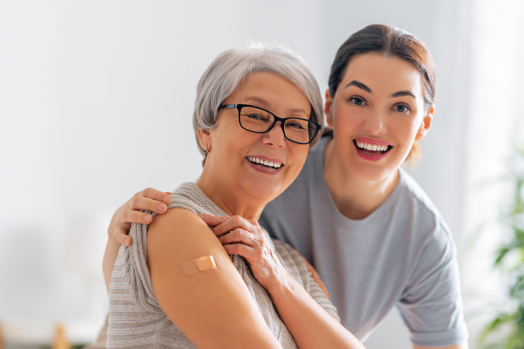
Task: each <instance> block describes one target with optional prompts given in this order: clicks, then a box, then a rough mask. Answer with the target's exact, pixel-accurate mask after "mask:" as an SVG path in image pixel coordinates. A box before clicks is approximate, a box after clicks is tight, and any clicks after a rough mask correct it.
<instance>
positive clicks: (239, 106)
mask: <svg viewBox="0 0 524 349" xmlns="http://www.w3.org/2000/svg"><path fill="white" fill-rule="evenodd" d="M244 107H250V108H256V109H260V110H263V111H265V112H268V113H269V114H271V115H273V117H274V118H275V120H274V121H273V123H272V124H271V126H269V128H268V129H267V130H266V131H264V132H257V131H252V130H248V129H247V128H245V127H244V126H242V122H241V121H240V111H241V110H242V108H244ZM220 109H238V123H239V125H240V127H242V128H243V129H244V130H246V131H249V132H253V133H266V132H269V131H271V129H273V127H274V126H275V124H276V123H277V121H280V127H281V128H282V134H283V135H284V137H285V138H286V139H287V140H288V141H290V142H293V143H297V144H309V143H311V142H312V141H313V139H314V138H315V136H316V135H317V133H318V131H320V129H321V128H322V126H320V125H319V124H317V123H316V122H314V121H311V120H308V119H303V118H279V117H278V116H276V115H275V114H273V113H272V112H270V111H269V110H266V109H264V108H260V107H257V106H254V105H249V104H222V105H220V106H219V107H218V110H220ZM289 119H297V120H304V121H307V122H310V123H312V124H313V125H315V133H313V135H312V136H311V137H310V140H309V142H307V143H302V142H297V141H294V140H292V139H289V138H287V136H286V131H285V130H284V123H285V121H286V120H289Z"/></svg>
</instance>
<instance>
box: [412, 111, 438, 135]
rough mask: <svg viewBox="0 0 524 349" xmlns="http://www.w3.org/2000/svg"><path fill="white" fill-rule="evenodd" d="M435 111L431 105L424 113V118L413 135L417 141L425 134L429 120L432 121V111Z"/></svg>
mask: <svg viewBox="0 0 524 349" xmlns="http://www.w3.org/2000/svg"><path fill="white" fill-rule="evenodd" d="M434 112H435V107H431V108H430V109H429V110H428V111H427V113H426V115H424V118H423V119H422V123H421V124H420V128H419V129H418V131H417V135H416V136H415V140H416V141H419V140H421V139H422V138H424V137H426V134H427V133H428V131H429V129H430V127H431V122H432V121H433V113H434Z"/></svg>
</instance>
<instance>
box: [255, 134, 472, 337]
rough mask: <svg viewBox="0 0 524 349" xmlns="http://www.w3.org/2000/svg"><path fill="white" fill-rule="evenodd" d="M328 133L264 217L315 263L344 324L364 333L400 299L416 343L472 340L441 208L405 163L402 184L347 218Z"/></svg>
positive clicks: (399, 305)
mask: <svg viewBox="0 0 524 349" xmlns="http://www.w3.org/2000/svg"><path fill="white" fill-rule="evenodd" d="M328 140H329V138H327V137H325V138H322V139H321V141H320V142H319V144H318V145H317V147H315V148H314V149H313V150H312V151H311V152H310V153H309V155H308V159H307V161H306V164H305V166H304V168H303V169H302V171H301V173H300V174H299V176H298V178H297V179H296V180H295V181H294V182H293V183H292V184H291V185H290V186H289V187H288V188H287V189H286V191H284V193H282V194H281V195H280V196H279V197H277V198H276V199H275V200H273V201H272V202H270V203H269V204H268V205H266V208H265V209H264V212H263V213H262V216H261V217H260V224H261V225H262V226H264V227H265V228H266V229H267V230H268V232H269V234H270V235H271V236H273V237H276V238H278V239H280V240H282V241H285V242H287V243H289V244H290V245H291V246H293V247H295V248H296V249H297V250H298V251H299V252H300V253H301V254H302V255H303V256H304V257H306V258H307V259H308V260H309V261H310V262H311V263H312V264H313V266H314V267H315V269H316V270H317V272H318V273H319V274H320V278H321V279H322V281H323V282H324V284H325V285H326V287H327V288H328V290H329V293H330V295H331V300H332V301H333V304H334V305H335V306H336V307H337V309H338V312H339V315H340V317H341V318H342V324H343V325H344V327H346V328H347V329H348V330H349V331H351V333H353V334H354V335H355V336H356V337H357V338H359V339H360V340H362V341H364V340H365V339H366V337H367V336H368V335H369V334H370V333H371V331H372V330H373V329H374V328H375V327H376V326H377V325H378V324H379V323H380V321H381V320H382V319H383V318H384V317H385V316H386V315H387V313H388V312H389V311H390V310H391V308H392V307H394V306H397V308H398V309H399V311H400V314H401V315H402V318H403V319H404V322H405V323H406V325H407V327H408V328H409V330H410V333H411V340H412V342H413V343H414V344H417V345H419V346H428V347H433V346H437V347H438V346H448V345H453V344H457V343H460V342H463V341H465V340H466V339H467V337H468V331H467V329H466V323H465V321H464V316H463V313H462V298H461V295H460V279H459V272H458V266H457V258H456V249H455V245H454V243H453V239H452V237H451V233H450V232H449V229H448V227H447V226H446V224H445V222H444V219H443V218H442V216H441V215H440V213H439V212H438V210H437V209H436V208H435V206H434V205H433V203H432V202H431V200H430V199H429V198H428V197H427V195H426V194H425V193H424V191H423V190H422V189H421V188H420V187H419V186H418V185H417V183H416V182H415V181H414V180H413V179H412V178H411V177H410V176H409V175H408V174H407V173H406V172H405V171H404V170H402V169H400V170H399V172H400V179H399V182H398V184H397V186H396V188H395V189H394V190H393V192H392V193H391V194H390V196H389V197H388V198H387V199H386V200H385V201H384V202H383V203H382V204H381V205H380V206H379V207H378V208H377V209H376V210H375V211H374V212H373V213H371V214H370V215H369V216H368V217H366V218H364V219H361V220H352V219H349V218H347V217H345V216H344V215H342V213H340V211H339V210H338V209H337V207H336V205H335V203H334V202H333V200H332V198H331V195H330V193H329V190H328V187H327V185H326V182H325V180H324V171H323V163H324V150H325V149H326V144H327V142H328ZM393 347H394V345H393Z"/></svg>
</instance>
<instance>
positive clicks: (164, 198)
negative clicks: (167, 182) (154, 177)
mask: <svg viewBox="0 0 524 349" xmlns="http://www.w3.org/2000/svg"><path fill="white" fill-rule="evenodd" d="M162 201H163V202H165V203H166V204H169V201H171V200H170V198H169V196H162Z"/></svg>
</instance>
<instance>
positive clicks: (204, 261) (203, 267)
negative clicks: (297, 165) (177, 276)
mask: <svg viewBox="0 0 524 349" xmlns="http://www.w3.org/2000/svg"><path fill="white" fill-rule="evenodd" d="M223 265H224V259H223V257H222V256H205V257H201V258H197V259H193V260H192V261H188V262H184V265H183V267H182V269H183V270H184V273H186V275H191V274H195V273H198V272H204V271H208V270H213V269H218V268H221V267H222V266H223Z"/></svg>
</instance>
